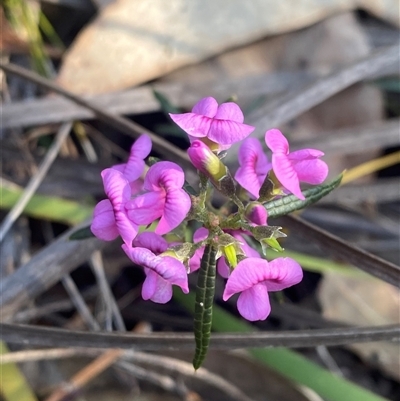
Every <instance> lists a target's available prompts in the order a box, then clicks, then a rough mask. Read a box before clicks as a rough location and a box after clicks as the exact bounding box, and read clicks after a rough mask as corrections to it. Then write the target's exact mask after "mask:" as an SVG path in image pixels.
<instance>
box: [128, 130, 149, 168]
mask: <svg viewBox="0 0 400 401" xmlns="http://www.w3.org/2000/svg"><path fill="white" fill-rule="evenodd" d="M150 152H151V139H150V137H149V136H148V135H146V134H142V135H140V136H139V138H138V139H136V141H135V143H134V144H133V145H132V147H131V152H130V157H129V159H131V158H132V159H142V160H143V159H145V158H146V157H147V156H148V155H149V154H150ZM128 163H129V161H128Z"/></svg>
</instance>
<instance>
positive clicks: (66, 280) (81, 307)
mask: <svg viewBox="0 0 400 401" xmlns="http://www.w3.org/2000/svg"><path fill="white" fill-rule="evenodd" d="M61 282H62V284H63V286H64V288H65V290H66V291H67V293H68V295H69V297H70V298H71V301H72V303H73V304H74V306H75V308H76V310H77V311H78V313H79V315H80V316H81V317H82V319H83V321H84V322H85V323H86V325H87V326H88V327H89V328H90V329H91V330H92V331H100V330H101V329H100V326H99V324H98V323H97V321H96V319H95V318H94V317H93V315H92V313H91V312H90V309H89V308H88V306H87V305H86V302H85V300H84V299H83V297H82V295H81V294H80V292H79V290H78V287H77V286H76V284H75V282H74V280H72V278H71V276H70V275H69V274H66V275H65V276H64V277H63V278H62V279H61Z"/></svg>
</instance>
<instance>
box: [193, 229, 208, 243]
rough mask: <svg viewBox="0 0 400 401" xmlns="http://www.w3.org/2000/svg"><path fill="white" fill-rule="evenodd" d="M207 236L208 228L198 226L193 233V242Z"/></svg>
mask: <svg viewBox="0 0 400 401" xmlns="http://www.w3.org/2000/svg"><path fill="white" fill-rule="evenodd" d="M207 237H208V230H207V228H205V227H200V228H198V229H197V230H196V231H195V232H194V234H193V242H200V241H203V240H205V239H206V238H207Z"/></svg>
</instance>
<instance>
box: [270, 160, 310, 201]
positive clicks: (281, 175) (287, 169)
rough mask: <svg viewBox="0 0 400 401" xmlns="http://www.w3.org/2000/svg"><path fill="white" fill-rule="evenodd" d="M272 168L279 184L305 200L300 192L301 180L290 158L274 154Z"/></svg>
mask: <svg viewBox="0 0 400 401" xmlns="http://www.w3.org/2000/svg"><path fill="white" fill-rule="evenodd" d="M272 168H273V170H274V173H275V175H276V178H277V179H278V180H279V182H280V183H281V184H282V185H283V186H284V187H285V188H286V189H288V190H289V191H290V192H291V193H292V194H294V195H296V196H297V197H298V198H299V199H305V198H304V195H303V194H302V193H301V190H300V183H299V178H298V177H297V173H296V170H295V169H294V167H293V165H292V163H291V161H290V160H289V158H288V156H287V155H285V154H283V153H273V155H272Z"/></svg>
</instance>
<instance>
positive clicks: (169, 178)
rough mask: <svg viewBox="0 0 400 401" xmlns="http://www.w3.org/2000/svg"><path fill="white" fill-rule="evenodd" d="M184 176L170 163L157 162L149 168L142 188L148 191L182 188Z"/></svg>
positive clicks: (178, 168)
mask: <svg viewBox="0 0 400 401" xmlns="http://www.w3.org/2000/svg"><path fill="white" fill-rule="evenodd" d="M184 183H185V174H184V172H183V170H182V168H181V167H179V166H178V165H177V164H175V163H172V162H158V163H156V164H154V165H153V166H151V167H150V168H149V170H148V172H147V174H146V177H145V179H144V188H145V189H146V190H148V191H158V190H160V189H163V188H165V189H167V190H168V189H170V188H171V189H175V188H182V186H183V184H184Z"/></svg>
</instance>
